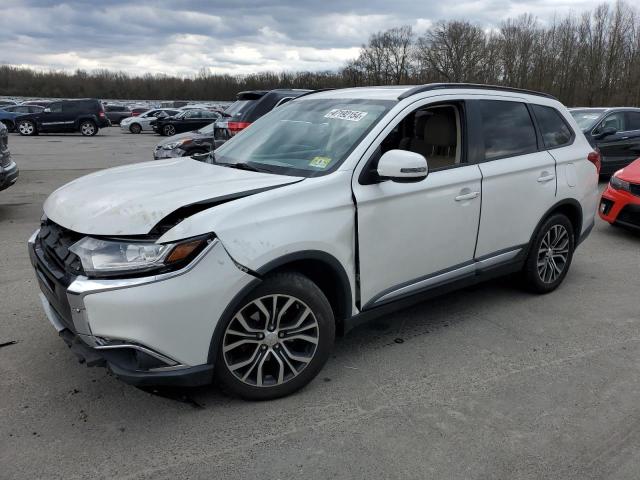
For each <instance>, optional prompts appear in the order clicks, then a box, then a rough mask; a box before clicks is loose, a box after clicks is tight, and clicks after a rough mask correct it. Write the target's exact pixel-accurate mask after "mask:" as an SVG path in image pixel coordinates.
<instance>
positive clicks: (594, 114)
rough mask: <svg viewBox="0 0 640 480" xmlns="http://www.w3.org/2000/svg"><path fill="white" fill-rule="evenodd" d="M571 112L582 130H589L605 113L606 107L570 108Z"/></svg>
mask: <svg viewBox="0 0 640 480" xmlns="http://www.w3.org/2000/svg"><path fill="white" fill-rule="evenodd" d="M569 113H571V115H572V116H573V118H574V119H575V121H576V123H577V124H578V126H579V127H580V129H581V130H589V129H591V128H592V127H593V126H594V125H595V124H596V121H597V120H598V119H599V118H600V116H601V115H602V114H603V113H604V109H590V110H570V111H569Z"/></svg>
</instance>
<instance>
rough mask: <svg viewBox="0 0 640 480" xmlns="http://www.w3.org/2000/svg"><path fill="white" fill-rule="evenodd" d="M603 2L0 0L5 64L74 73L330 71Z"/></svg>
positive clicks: (1, 48)
mask: <svg viewBox="0 0 640 480" xmlns="http://www.w3.org/2000/svg"><path fill="white" fill-rule="evenodd" d="M597 3H599V1H598V0H537V1H535V0H532V1H527V0H474V1H471V0H462V1H461V2H456V3H453V2H442V1H437V0H423V1H422V2H416V1H415V0H395V1H393V2H391V1H389V0H369V1H367V2H362V1H352V0H348V1H339V0H324V1H306V0H271V1H269V2H265V1H260V0H244V1H243V2H234V1H229V0H226V1H217V0H216V1H205V0H171V1H170V0H136V1H135V2H133V1H128V0H109V1H107V0H103V1H101V2H96V1H87V0H68V1H63V2H59V1H55V2H54V1H47V0H4V1H3V5H2V10H3V13H2V15H1V16H0V63H6V64H14V65H26V66H32V67H36V68H43V69H48V68H55V69H67V70H73V69H76V68H83V69H88V70H91V69H98V68H109V69H115V70H123V71H126V72H130V73H136V74H139V73H146V72H151V73H167V74H177V75H191V74H194V73H196V72H198V71H199V70H200V69H202V68H208V69H209V70H211V71H214V72H229V73H250V72H254V71H260V70H285V69H290V70H324V69H332V68H336V67H338V66H340V65H342V64H343V63H344V62H345V61H346V60H347V59H348V58H352V57H354V56H355V55H356V54H357V49H358V47H359V46H360V45H361V44H362V43H364V42H366V40H367V38H368V37H369V35H370V34H371V33H373V32H375V31H378V30H383V29H386V28H390V27H393V26H397V25H403V24H410V25H413V26H414V28H415V29H416V30H417V31H418V32H420V31H421V30H424V28H426V27H427V26H429V25H431V24H432V23H433V22H435V21H437V20H441V19H452V18H456V19H460V18H464V19H467V20H470V21H473V22H475V23H478V24H480V25H482V26H486V27H493V26H496V25H498V24H499V22H500V21H501V20H502V19H504V18H507V17H510V16H516V15H519V14H522V13H525V12H530V13H533V14H534V15H536V16H537V17H538V18H539V19H540V21H541V22H545V21H549V20H550V19H551V18H552V17H553V15H554V14H560V15H565V14H567V13H576V12H580V11H583V10H587V9H590V8H593V7H594V6H595V5H596V4H597Z"/></svg>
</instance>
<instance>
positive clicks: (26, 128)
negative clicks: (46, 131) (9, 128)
mask: <svg viewBox="0 0 640 480" xmlns="http://www.w3.org/2000/svg"><path fill="white" fill-rule="evenodd" d="M18 133H19V134H20V135H23V136H25V137H29V136H31V135H37V134H38V131H37V130H36V124H35V123H33V122H32V121H31V120H21V121H19V122H18Z"/></svg>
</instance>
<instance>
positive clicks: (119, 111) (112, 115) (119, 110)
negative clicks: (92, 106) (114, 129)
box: [104, 104, 146, 125]
mask: <svg viewBox="0 0 640 480" xmlns="http://www.w3.org/2000/svg"><path fill="white" fill-rule="evenodd" d="M104 111H105V113H106V114H107V118H108V119H109V121H110V122H111V123H114V124H118V125H119V124H120V122H121V121H122V119H124V118H127V117H130V116H131V110H130V109H129V107H127V106H125V105H114V104H109V105H105V106H104ZM145 111H146V110H145Z"/></svg>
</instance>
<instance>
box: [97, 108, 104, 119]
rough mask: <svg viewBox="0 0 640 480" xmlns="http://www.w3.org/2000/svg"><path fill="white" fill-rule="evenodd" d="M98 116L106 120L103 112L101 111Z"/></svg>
mask: <svg viewBox="0 0 640 480" xmlns="http://www.w3.org/2000/svg"><path fill="white" fill-rule="evenodd" d="M98 116H99V117H100V118H104V111H103V110H100V111H99V112H98Z"/></svg>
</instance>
